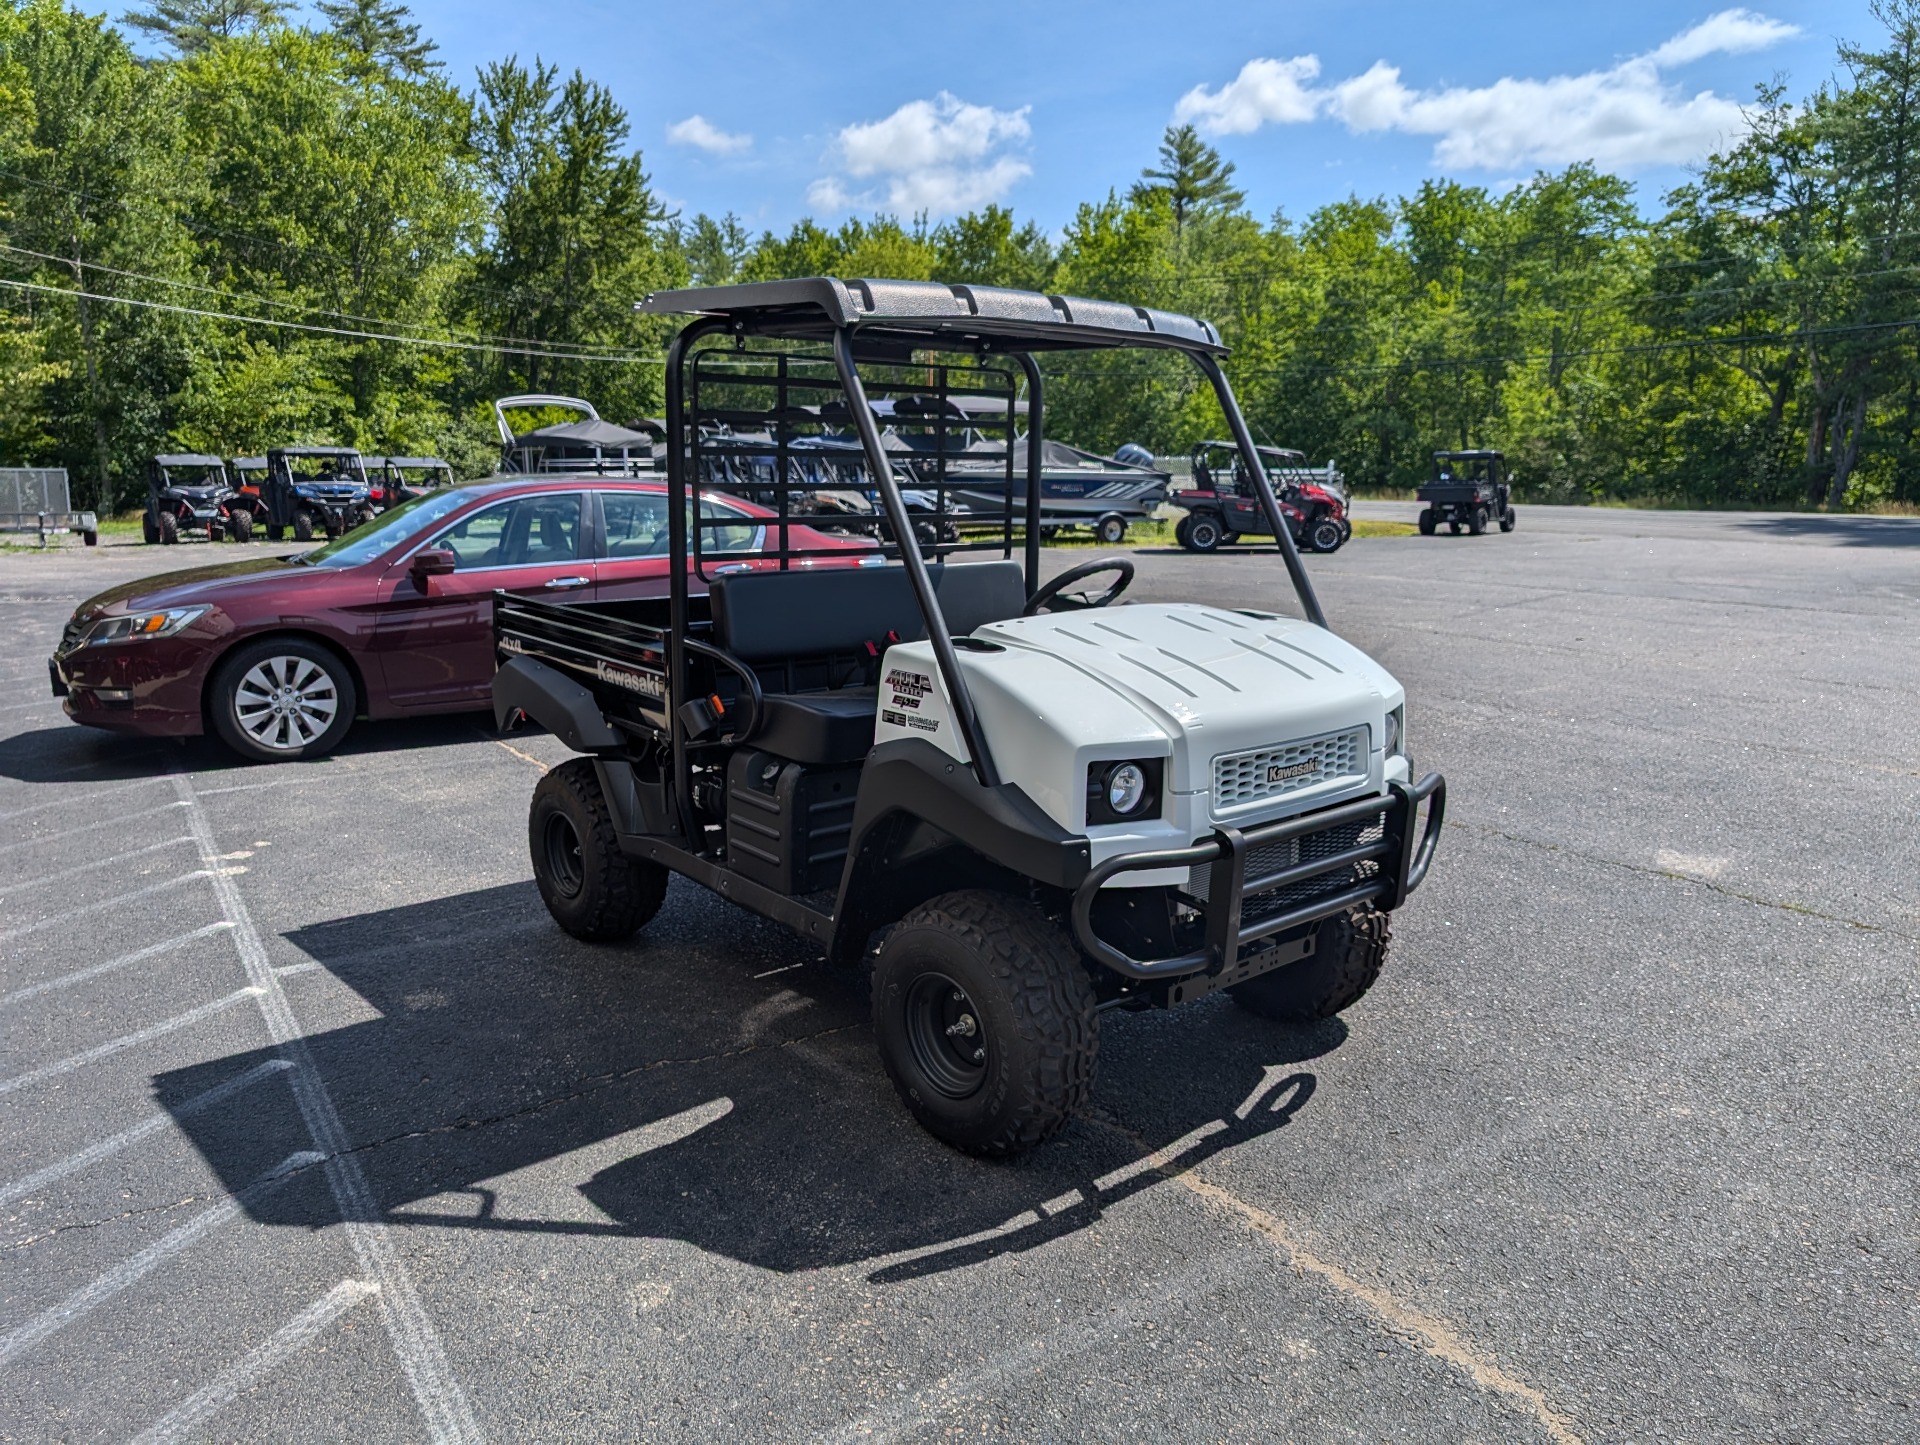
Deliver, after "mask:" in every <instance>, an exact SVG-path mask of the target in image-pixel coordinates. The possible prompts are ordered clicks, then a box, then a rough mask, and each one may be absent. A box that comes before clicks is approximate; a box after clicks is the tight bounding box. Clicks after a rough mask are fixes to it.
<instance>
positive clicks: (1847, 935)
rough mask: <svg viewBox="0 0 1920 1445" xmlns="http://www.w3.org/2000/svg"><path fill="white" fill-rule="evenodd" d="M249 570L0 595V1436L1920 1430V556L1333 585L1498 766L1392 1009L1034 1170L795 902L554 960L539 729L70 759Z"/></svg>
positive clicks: (1255, 1053) (1648, 564) (1, 582)
mask: <svg viewBox="0 0 1920 1445" xmlns="http://www.w3.org/2000/svg"><path fill="white" fill-rule="evenodd" d="M1363 510H1365V511H1369V512H1371V514H1373V515H1378V516H1387V515H1394V516H1402V515H1404V516H1407V517H1410V516H1411V510H1412V509H1411V508H1394V507H1390V506H1381V507H1375V508H1371V509H1363ZM183 550H184V549H183ZM257 550H264V549H257ZM222 551H223V553H225V554H227V555H236V554H237V553H238V551H239V549H236V548H225V549H222ZM1056 555H1057V558H1058V560H1059V561H1060V562H1061V564H1062V565H1064V563H1065V562H1068V561H1078V560H1081V559H1082V558H1083V557H1084V556H1085V555H1086V554H1085V553H1066V554H1056ZM1138 557H1139V561H1140V567H1141V574H1140V578H1139V581H1138V582H1137V583H1136V584H1135V595H1136V596H1143V597H1150V598H1160V599H1177V598H1192V599H1203V600H1207V601H1212V602H1216V603H1222V604H1226V605H1235V604H1238V605H1250V606H1251V605H1274V604H1276V603H1277V602H1278V601H1279V599H1280V598H1281V597H1282V596H1283V594H1284V578H1283V575H1282V572H1281V569H1280V567H1279V563H1278V560H1277V559H1276V558H1274V557H1272V556H1271V555H1256V554H1252V553H1240V552H1230V553H1227V554H1222V555H1218V556H1214V557H1206V558H1199V557H1190V556H1187V555H1184V554H1180V553H1175V552H1170V551H1154V550H1142V551H1141V552H1140V553H1139V554H1138ZM202 560H205V559H203V558H202V557H201V556H200V555H199V554H198V551H197V550H196V555H195V556H194V557H192V558H187V557H185V556H184V555H183V556H181V557H178V558H176V557H172V556H168V557H164V558H163V557H161V556H160V555H158V553H157V551H156V549H152V548H138V547H109V548H101V549H99V550H98V551H94V552H87V553H81V552H79V551H77V550H63V551H57V552H53V553H50V554H48V555H44V556H39V555H17V554H8V555H4V556H0V638H3V639H4V641H5V649H4V653H3V654H0V1250H4V1257H5V1260H6V1262H7V1264H8V1268H7V1269H6V1270H4V1271H0V1438H4V1439H7V1440H35V1441H38V1440H50V1439H74V1440H94V1439H116V1438H117V1439H132V1438H139V1439H142V1440H173V1439H200V1438H218V1439H285V1438H303V1439H315V1438H325V1439H349V1438H350V1439H353V1440H356V1441H360V1442H374V1441H388V1440H394V1441H410V1440H427V1439H433V1440H477V1439H480V1438H491V1439H493V1440H496V1441H506V1440H523V1439H586V1438H628V1439H645V1440H648V1441H681V1440H684V1441H712V1440H717V1439H726V1438H734V1439H741V1440H762V1439H764V1440H778V1441H821V1440H914V1441H931V1440H948V1439H1008V1440H1022V1441H1063V1442H1066V1441H1094V1440H1099V1441H1131V1440H1145V1439H1168V1440H1195V1441H1202V1440H1205V1441H1213V1440H1223V1441H1243V1440H1247V1441H1251V1440H1261V1441H1266V1440H1274V1441H1279V1440H1292V1441H1300V1442H1315V1441H1341V1440H1352V1441H1381V1440H1392V1441H1481V1442H1493V1441H1552V1442H1559V1445H1567V1442H1573V1441H1582V1442H1600V1441H1609V1442H1611V1441H1642V1442H1652V1441H1658V1440H1671V1441H1730V1442H1731V1441H1742V1442H1747V1441H1775V1442H1789V1441H1791V1442H1808V1445H1812V1442H1849V1445H1857V1442H1906V1441H1911V1440H1914V1439H1916V1438H1920V1404H1916V1401H1917V1400H1920V1354H1917V1350H1916V1342H1917V1341H1920V1222H1917V1221H1920V1187H1917V1186H1920V1179H1917V1178H1916V1151H1915V1142H1916V1126H1915V1114H1916V1105H1917V1104H1920V1098H1916V1081H1917V1080H1920V1028H1917V1027H1916V1025H1920V981H1917V980H1916V968H1915V958H1916V950H1915V945H1916V935H1920V845H1917V844H1916V832H1917V831H1920V830H1917V828H1916V816H1917V810H1916V804H1917V803H1920V724H1916V721H1915V712H1914V708H1913V699H1914V698H1915V696H1916V693H1917V692H1920V520H1915V521H1908V520H1903V519H1876V518H1825V517H1762V516H1745V515H1738V514H1714V515H1705V514H1651V513H1636V512H1625V511H1602V510H1594V511H1587V510H1579V511H1575V510H1566V511H1558V510H1552V509H1544V508H1523V509H1522V511H1521V516H1520V529H1519V530H1518V531H1517V532H1516V533H1514V534H1513V535H1511V536H1497V535H1495V536H1489V537H1485V538H1464V537H1463V538H1458V539H1455V538H1450V537H1446V536H1444V535H1443V536H1440V537H1436V538H1432V539H1421V538H1417V537H1406V538H1401V537H1392V538H1364V539H1360V540H1357V541H1355V542H1354V543H1352V544H1351V545H1350V546H1348V547H1347V548H1346V549H1345V550H1343V551H1342V552H1340V553H1338V554H1337V555H1335V556H1332V557H1324V558H1313V559H1310V560H1309V563H1308V566H1309V568H1310V570H1311V572H1312V574H1313V576H1314V577H1315V579H1316V581H1317V583H1318V585H1319V587H1320V589H1321V591H1322V596H1323V600H1324V602H1325V604H1326V608H1327V612H1328V615H1329V617H1330V618H1331V619H1332V621H1333V623H1334V625H1335V627H1336V628H1337V629H1338V630H1340V631H1342V632H1343V633H1345V634H1346V635H1348V636H1349V637H1351V638H1352V639H1353V640H1354V641H1356V642H1357V643H1358V644H1360V645H1361V646H1363V647H1365V648H1367V649H1368V650H1370V651H1371V652H1373V653H1374V654H1375V655H1376V656H1377V657H1379V658H1380V659H1381V660H1382V661H1383V662H1384V663H1385V664H1386V665H1387V666H1388V667H1389V668H1391V669H1392V670H1393V671H1394V672H1395V673H1396V674H1397V675H1398V676H1399V677H1400V679H1401V680H1402V681H1403V682H1404V683H1405V684H1406V687H1407V691H1408V695H1409V709H1408V712H1409V733H1410V737H1411V740H1412V746H1413V750H1414V754H1415V758H1416V762H1417V763H1418V764H1419V765H1420V766H1421V767H1423V768H1424V767H1438V768H1440V769H1442V770H1443V771H1445V772H1446V774H1447V775H1448V779H1449V785H1450V799H1451V801H1450V810H1449V816H1448V823H1449V827H1448V828H1447V831H1446V837H1445V840H1444V844H1443V850H1442V853H1441V855H1440V858H1439V860H1438V862H1437V863H1436V865H1435V868H1434V871H1433V874H1432V877H1431V879H1430V880H1429V882H1428V883H1427V885H1426V887H1425V888H1424V889H1423V890H1422V891H1421V892H1420V893H1419V894H1417V895H1416V896H1415V897H1414V899H1413V900H1412V901H1411V902H1410V903H1409V904H1408V906H1407V907H1406V908H1405V909H1404V910H1403V911H1402V912H1400V913H1399V914H1396V915H1395V944H1394V952H1393V955H1392V957H1391V958H1390V960H1389V963H1388V967H1387V971H1386V974H1385V976H1384V977H1383V978H1382V980H1381V982H1380V984H1379V985H1378V986H1377V987H1376V988H1375V990H1374V991H1373V993H1372V994H1370V995H1369V996H1368V997H1367V998H1366V999H1365V1000H1364V1001H1363V1002H1362V1003H1361V1004H1360V1005H1359V1006H1357V1007H1356V1008H1355V1009H1353V1010H1352V1011H1351V1012H1350V1013H1349V1014H1348V1015H1346V1016H1345V1017H1344V1018H1343V1019H1342V1020H1340V1021H1338V1022H1336V1023H1334V1024H1331V1025H1327V1026H1322V1027H1319V1028H1316V1029H1312V1030H1307V1031H1291V1030H1288V1029H1285V1028H1282V1027H1279V1026H1276V1025H1273V1024H1268V1023H1264V1022H1262V1021H1260V1020H1257V1019H1255V1018H1253V1017H1251V1016H1250V1015H1247V1014H1244V1013H1242V1012H1240V1011H1239V1010H1237V1009H1236V1008H1235V1006H1234V1005H1233V1004H1232V1003H1231V1002H1230V1001H1228V1000H1225V999H1216V1000H1210V1001H1208V1002H1205V1003H1202V1004H1199V1005H1195V1006H1192V1007H1189V1008H1187V1009H1185V1010H1179V1011H1175V1012H1172V1013H1167V1014H1152V1015H1138V1016H1112V1015H1109V1016H1107V1017H1106V1018H1105V1019H1104V1020H1103V1024H1102V1027H1103V1036H1102V1043H1101V1051H1102V1052H1101V1062H1100V1078H1099V1084H1098V1088H1097V1094H1096V1098H1097V1107H1096V1109H1095V1110H1094V1111H1093V1113H1092V1114H1091V1115H1090V1116H1089V1117H1087V1118H1086V1119H1084V1120H1082V1121H1080V1122H1078V1123H1076V1124H1075V1125H1074V1126H1072V1127H1071V1128H1070V1129H1069V1131H1068V1132H1067V1133H1066V1134H1065V1135H1063V1136H1062V1137H1061V1138H1060V1139H1058V1140H1057V1141H1055V1142H1054V1143H1053V1144H1052V1145H1050V1146H1048V1147H1047V1148H1045V1149H1043V1150H1041V1151H1040V1152H1038V1153H1037V1154H1035V1155H1033V1156H1029V1157H1028V1158H1026V1159H1023V1160H1021V1161H1018V1162H1016V1163H1013V1164H985V1163H979V1162H975V1161H973V1160H971V1159H968V1158H965V1157H962V1156H960V1155H957V1154H955V1153H952V1152H950V1151H948V1150H946V1149H945V1148H943V1147H942V1146H940V1145H938V1144H936V1143H934V1142H933V1141H932V1140H931V1139H929V1138H928V1137H927V1136H925V1135H924V1134H922V1133H921V1132H920V1131H919V1130H918V1129H917V1128H916V1127H915V1126H914V1125H913V1124H912V1123H911V1121H910V1120H909V1119H908V1117H907V1115H906V1114H905V1112H904V1111H903V1110H902V1109H901V1108H900V1107H899V1105H898V1104H897V1102H896V1100H895V1099H894V1096H893V1093H892V1090H891V1088H890V1086H889V1085H888V1083H887V1081H886V1079H885V1077H884V1075H883V1074H882V1072H881V1069H880V1066H879V1064H878V1061H877V1060H876V1058H875V1056H874V1053H873V1049H872V1045H871V1039H870V1037H869V1032H868V1027H867V1024H866V1000H865V997H864V994H863V991H862V988H861V984H860V981H859V980H858V979H857V978H854V977H850V976H848V975H846V974H844V973H840V972H836V971H833V970H829V969H827V968H825V967H823V966H817V965H816V961H815V955H814V954H813V952H812V951H811V950H810V949H808V948H807V947H806V946H805V945H804V944H803V943H801V942H800V941H798V940H796V939H794V938H793V937H791V936H789V935H787V934H786V933H784V932H783V931H781V930H780V929H778V928H776V927H775V926H773V925H771V924H768V923H765V922H762V921H761V920H759V919H757V918H755V917H753V916H751V915H748V914H746V913H744V912H741V911H739V910H736V909H734V908H732V907H731V906H729V905H726V904H723V903H721V902H719V901H717V900H716V899H715V898H713V897H711V896H709V895H707V894H704V893H702V892H700V891H699V890H697V889H695V888H693V887H692V886H690V885H688V884H685V883H684V882H681V881H676V882H675V883H674V885H673V888H672V890H671V892H670V894H669V897H668V902H667V905H666V908H665V910H664V911H663V913H662V914H661V916H660V917H659V919H658V920H657V921H656V922H655V923H654V924H653V925H652V926H651V927H650V928H649V929H648V930H647V931H646V933H645V934H643V935H642V937H641V938H640V939H639V940H638V941H636V942H635V943H634V944H633V945H632V946H630V947H622V948H612V949H604V948H593V947H589V946H586V945H583V944H580V943H577V942H575V941H573V940H571V939H569V938H567V937H566V936H564V935H563V934H561V933H560V932H559V930H558V929H557V928H556V927H554V926H553V924H552V923H551V921H550V920H549V919H548V917H547V915H546V913H545V910H544V909H543V908H542V906H541V904H540V902H539V899H538V897H537V896H536V894H535V892H534V889H533V885H532V883H531V881H530V869H529V865H528V862H527V852H526V841H525V811H526V804H527V798H528V795H529V793H530V791H531V788H532V786H533V783H534V781H535V779H536V777H537V775H538V769H539V768H540V767H541V766H542V765H543V764H546V763H550V762H554V761H558V760H559V759H560V758H562V757H563V756H564V755H565V754H564V750H562V749H561V748H560V747H559V746H558V745H557V744H555V743H554V742H553V741H552V740H551V739H548V738H545V737H540V736H533V737H527V736H521V735H515V736H514V737H512V738H510V739H507V740H505V741H504V742H503V741H499V740H495V739H494V738H493V736H492V734H491V731H490V724H489V723H488V722H487V720H485V719H483V718H478V717H476V718H472V719H454V720H439V721H432V722H415V723H404V724H389V725H380V726H368V725H362V726H361V727H360V728H358V729H357V730H356V732H355V733H354V734H353V735H352V736H351V737H350V738H349V740H348V742H347V745H346V746H345V748H344V749H343V750H342V751H341V752H340V753H338V754H337V755H335V756H333V757H331V758H328V759H326V760H324V761H321V762H317V763H313V764H306V765H282V766H272V767H255V766H243V765H240V764H237V763H235V762H234V761H233V760H231V759H230V758H229V757H228V756H227V755H225V754H223V753H222V752H220V751H219V750H218V749H217V748H216V747H215V746H214V745H213V744H211V743H194V744H187V745H181V744H174V743H164V742H142V741H130V740H126V739H119V738H114V737H109V736H105V735H101V734H95V733H91V732H88V731H86V730H83V729H80V728H76V727H74V726H72V725H71V724H69V723H67V722H66V721H65V720H64V718H63V717H62V716H61V714H60V711H59V707H58V704H57V703H56V702H55V701H54V700H53V699H52V698H51V697H50V696H48V695H47V684H46V668H45V658H46V655H47V653H48V652H49V651H50V650H51V648H52V646H53V645H54V642H55V641H56V639H57V637H58V633H59V629H60V625H61V623H62V622H63V621H64V619H65V617H66V616H67V614H68V613H69V611H70V610H71V609H72V607H73V606H74V604H75V603H77V602H78V601H79V600H80V599H82V598H83V597H85V596H87V595H88V594H89V593H91V592H92V591H94V590H96V589H97V588H99V587H102V586H105V585H107V584H108V583H110V582H112V581H116V580H118V579H120V578H122V577H126V576H131V575H138V574H140V573H142V572H144V571H148V570H156V569H157V568H158V567H159V566H160V564H161V563H162V562H163V561H165V562H167V563H173V564H176V565H187V564H188V563H189V562H199V561H202Z"/></svg>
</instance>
